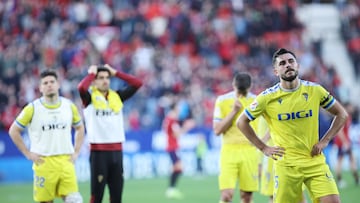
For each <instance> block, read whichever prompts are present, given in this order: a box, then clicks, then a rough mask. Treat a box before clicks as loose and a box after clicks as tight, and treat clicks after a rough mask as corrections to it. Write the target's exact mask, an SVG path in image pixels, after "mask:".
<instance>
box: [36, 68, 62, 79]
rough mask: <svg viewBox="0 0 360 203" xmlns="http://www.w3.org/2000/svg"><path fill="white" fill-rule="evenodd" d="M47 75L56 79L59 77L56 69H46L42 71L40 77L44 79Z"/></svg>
mask: <svg viewBox="0 0 360 203" xmlns="http://www.w3.org/2000/svg"><path fill="white" fill-rule="evenodd" d="M47 76H53V77H54V78H55V79H58V76H57V73H56V71H55V70H52V69H45V70H43V71H42V72H41V73H40V79H43V78H45V77H47Z"/></svg>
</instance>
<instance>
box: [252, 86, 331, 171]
mask: <svg viewBox="0 0 360 203" xmlns="http://www.w3.org/2000/svg"><path fill="white" fill-rule="evenodd" d="M299 81H300V83H299V86H298V87H297V88H295V89H293V90H285V89H283V88H281V87H280V84H279V83H278V84H276V85H275V86H273V87H271V88H268V89H266V90H265V91H263V92H262V93H261V94H259V95H258V96H257V97H256V99H255V101H254V102H253V103H252V104H251V105H250V106H248V107H247V108H246V109H245V114H246V115H247V117H248V118H249V119H250V120H254V119H255V118H257V117H259V116H260V115H263V116H264V118H265V119H266V121H267V124H268V125H269V128H270V132H271V137H272V139H273V141H274V145H276V146H280V147H283V148H285V155H284V156H283V157H281V158H280V159H279V160H278V161H277V162H278V163H279V164H283V165H298V164H301V163H304V162H305V163H306V162H308V161H310V159H311V161H315V160H316V159H319V161H323V160H324V159H325V158H324V156H323V155H322V154H321V155H319V156H316V157H311V150H312V147H313V146H314V145H315V144H316V143H318V141H319V133H318V130H319V129H318V128H319V122H318V119H319V118H318V117H319V110H320V107H322V108H324V109H328V108H330V107H331V106H332V105H334V104H335V98H334V97H333V96H332V95H331V94H330V93H329V92H328V91H326V90H325V89H324V88H323V87H322V86H321V85H319V84H316V83H313V82H309V81H305V80H299Z"/></svg>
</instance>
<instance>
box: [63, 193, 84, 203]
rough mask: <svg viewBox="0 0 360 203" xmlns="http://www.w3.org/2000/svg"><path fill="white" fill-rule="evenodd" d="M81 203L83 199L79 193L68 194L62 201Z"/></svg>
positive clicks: (65, 202)
mask: <svg viewBox="0 0 360 203" xmlns="http://www.w3.org/2000/svg"><path fill="white" fill-rule="evenodd" d="M82 202H83V198H82V196H81V194H80V193H79V192H74V193H70V194H68V195H67V196H66V197H65V199H64V203H82Z"/></svg>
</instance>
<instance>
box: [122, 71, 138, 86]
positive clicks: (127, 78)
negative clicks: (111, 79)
mask: <svg viewBox="0 0 360 203" xmlns="http://www.w3.org/2000/svg"><path fill="white" fill-rule="evenodd" d="M115 76H116V77H117V78H120V79H122V80H124V81H126V82H127V83H128V84H129V85H131V86H134V87H137V88H140V87H141V86H142V82H141V80H140V79H138V78H136V77H134V76H132V75H129V74H126V73H123V72H120V71H116V74H115Z"/></svg>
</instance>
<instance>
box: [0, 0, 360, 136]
mask: <svg viewBox="0 0 360 203" xmlns="http://www.w3.org/2000/svg"><path fill="white" fill-rule="evenodd" d="M297 2H298V1H295V0H290V1H274V0H265V1H260V0H254V1H231V0H225V1H216V0H204V1H199V0H188V1H169V0H136V1H134V0H121V1H116V0H107V1H91V0H76V1H75V0H74V1H72V0H54V1H36V0H28V1H16V0H7V1H1V2H0V36H1V37H0V98H1V100H0V102H1V109H0V112H1V113H2V112H3V111H4V108H7V107H5V106H7V105H8V103H9V101H8V98H11V97H15V98H16V105H17V106H18V107H22V106H24V105H25V104H26V103H27V102H29V101H31V100H33V99H34V98H36V97H37V95H38V91H37V86H38V84H37V81H38V80H39V78H37V76H36V75H37V73H38V72H39V71H41V70H43V69H49V68H56V69H58V72H59V73H60V74H61V75H60V77H61V80H62V81H61V83H62V87H61V91H62V93H63V95H65V96H66V97H69V98H70V99H72V100H73V101H75V103H76V104H78V105H79V106H80V99H79V95H78V93H77V91H76V84H78V83H79V81H80V79H81V78H82V77H83V76H85V75H86V69H87V67H88V66H89V64H105V63H108V64H110V65H111V66H112V67H114V68H115V69H119V70H122V71H124V72H126V73H131V74H134V75H136V76H138V77H141V78H143V83H144V85H143V88H142V89H141V90H140V91H139V93H138V94H137V95H135V96H134V98H131V100H132V102H131V104H130V105H128V106H126V107H125V109H124V113H125V116H129V117H130V118H131V120H130V121H129V123H127V125H128V127H129V128H130V129H138V128H151V129H159V128H160V125H161V120H162V118H163V116H164V115H163V112H164V111H163V106H161V105H162V103H161V101H162V100H163V97H168V96H169V95H171V94H176V95H178V97H181V98H182V99H183V100H185V101H186V102H187V104H188V105H190V108H191V109H192V112H193V118H194V119H195V120H196V122H197V123H198V124H200V125H207V126H210V125H211V117H212V115H211V111H212V110H211V109H213V103H214V98H215V95H218V94H221V93H222V92H225V91H227V90H229V89H231V87H230V86H226V85H223V84H224V83H221V82H220V81H223V80H228V79H229V78H230V76H231V75H232V74H233V73H234V72H237V71H248V72H250V73H252V76H253V79H254V83H255V84H254V86H253V92H255V93H259V92H260V91H262V90H263V89H264V88H265V87H266V86H268V85H269V84H272V83H274V82H275V81H273V80H274V79H273V78H274V77H272V76H271V75H272V74H273V73H272V72H271V68H269V64H271V54H270V53H272V52H273V51H274V50H275V49H277V48H278V47H279V46H284V47H286V48H287V47H291V49H292V50H295V52H296V54H297V55H298V56H299V61H301V62H303V63H304V64H303V66H304V70H301V71H303V72H301V74H302V77H304V78H307V77H310V79H311V80H314V81H316V82H319V83H321V84H325V86H326V87H327V88H329V89H330V90H334V92H332V93H333V94H334V95H335V96H338V95H337V93H338V92H337V87H338V86H339V85H340V84H341V81H340V80H339V78H338V76H337V74H336V71H335V70H334V69H331V67H327V66H326V65H324V64H323V62H322V60H321V58H320V55H319V53H317V52H318V50H317V49H314V48H313V47H306V46H305V45H304V43H302V39H301V33H302V30H303V28H302V25H301V23H299V22H298V20H297V19H296V16H295V10H296V7H297V6H298V5H297ZM358 3H359V2H358V1H356V2H352V3H349V4H348V5H345V6H344V17H343V21H344V22H346V23H347V24H345V25H344V27H345V28H346V33H345V34H347V38H348V39H349V40H350V39H352V38H355V39H356V37H358V36H359V34H358V33H359V26H358V24H356V22H357V21H356V19H358V18H359V5H358ZM263 5H267V6H263ZM285 39H286V40H285ZM286 41H290V42H291V43H290V44H284V42H286ZM315 45H316V44H315ZM357 45H358V43H355V45H354V47H355V50H357V48H356V47H357ZM359 50H360V49H359ZM352 54H353V59H354V60H355V64H358V65H357V66H355V67H358V68H359V67H360V65H359V64H360V61H359V58H360V57H359V56H358V55H359V54H360V51H358V52H356V51H354V52H352ZM356 60H357V61H358V62H356ZM330 70H331V71H330ZM357 70H358V69H357ZM334 71H335V72H334ZM269 76H271V77H269ZM329 79H330V80H329ZM328 81H331V82H328ZM335 81H336V82H335ZM112 85H113V86H121V85H123V84H121V83H119V82H114V83H112ZM14 90H15V91H14ZM129 103H130V102H129ZM134 106H136V109H135V110H134V108H133V107H134ZM139 112H141V115H142V116H141V117H138V116H137V114H138V113H139ZM6 114H7V117H8V116H9V117H12V119H14V118H15V115H14V114H16V111H14V112H7V113H6ZM125 120H128V119H125ZM1 122H2V124H1V125H2V126H4V125H6V124H4V121H3V120H1Z"/></svg>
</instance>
